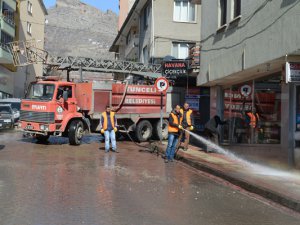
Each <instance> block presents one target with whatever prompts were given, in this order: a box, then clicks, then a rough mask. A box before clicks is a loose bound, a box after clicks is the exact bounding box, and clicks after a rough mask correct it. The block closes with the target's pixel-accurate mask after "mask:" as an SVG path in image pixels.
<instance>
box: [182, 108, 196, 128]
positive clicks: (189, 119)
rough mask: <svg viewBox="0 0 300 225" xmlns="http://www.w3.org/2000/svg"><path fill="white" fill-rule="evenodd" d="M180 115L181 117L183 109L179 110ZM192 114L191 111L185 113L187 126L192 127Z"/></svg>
mask: <svg viewBox="0 0 300 225" xmlns="http://www.w3.org/2000/svg"><path fill="white" fill-rule="evenodd" d="M180 113H181V115H182V116H183V113H184V111H183V109H180ZM192 113H193V110H191V109H189V110H188V111H187V112H186V122H187V124H188V125H189V126H192V119H191V115H192Z"/></svg>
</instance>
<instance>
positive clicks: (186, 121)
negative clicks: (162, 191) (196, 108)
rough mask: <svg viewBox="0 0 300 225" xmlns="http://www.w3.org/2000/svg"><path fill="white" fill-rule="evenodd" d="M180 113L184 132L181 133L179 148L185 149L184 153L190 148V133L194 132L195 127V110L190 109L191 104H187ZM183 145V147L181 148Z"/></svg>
mask: <svg viewBox="0 0 300 225" xmlns="http://www.w3.org/2000/svg"><path fill="white" fill-rule="evenodd" d="M180 113H181V115H182V127H183V129H184V130H183V131H182V132H181V135H180V138H179V140H180V144H179V146H178V147H179V148H180V147H183V150H184V151H187V150H188V146H189V142H190V133H189V131H192V130H194V126H193V124H194V123H193V116H192V113H193V110H192V109H190V106H189V104H188V103H187V102H186V103H184V105H183V108H182V109H180ZM181 145H182V146H181Z"/></svg>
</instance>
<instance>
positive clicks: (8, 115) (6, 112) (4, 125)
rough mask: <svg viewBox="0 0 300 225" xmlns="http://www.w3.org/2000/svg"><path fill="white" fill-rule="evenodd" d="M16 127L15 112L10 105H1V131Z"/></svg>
mask: <svg viewBox="0 0 300 225" xmlns="http://www.w3.org/2000/svg"><path fill="white" fill-rule="evenodd" d="M13 127H14V116H13V110H12V108H11V106H10V105H8V104H6V105H5V104H0V130H2V129H11V128H13Z"/></svg>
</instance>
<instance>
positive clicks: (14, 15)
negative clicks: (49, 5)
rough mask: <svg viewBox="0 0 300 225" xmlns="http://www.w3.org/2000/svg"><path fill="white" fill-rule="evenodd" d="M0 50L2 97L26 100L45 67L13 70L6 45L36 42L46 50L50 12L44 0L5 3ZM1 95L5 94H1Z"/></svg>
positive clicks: (37, 66)
mask: <svg viewBox="0 0 300 225" xmlns="http://www.w3.org/2000/svg"><path fill="white" fill-rule="evenodd" d="M0 2H1V11H2V18H1V49H0V98H7V97H12V96H14V97H18V98H22V97H24V94H25V90H26V89H27V87H28V85H29V83H30V82H31V81H34V80H35V78H36V76H41V75H42V73H43V65H41V64H38V65H30V66H27V67H18V68H16V67H14V66H13V60H12V57H11V55H10V53H9V51H8V48H7V45H6V44H7V43H8V42H11V41H16V40H35V41H36V46H37V47H38V48H40V49H43V48H44V36H45V34H44V26H45V15H46V14H47V10H46V8H45V5H44V3H43V1H42V0H17V1H16V0H2V1H0ZM1 93H2V94H1Z"/></svg>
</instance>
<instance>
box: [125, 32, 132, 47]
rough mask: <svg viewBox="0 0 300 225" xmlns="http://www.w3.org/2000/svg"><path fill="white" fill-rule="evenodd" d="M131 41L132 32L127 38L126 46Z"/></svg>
mask: <svg viewBox="0 0 300 225" xmlns="http://www.w3.org/2000/svg"><path fill="white" fill-rule="evenodd" d="M130 41H131V31H129V32H128V34H127V36H126V45H128V44H129V42H130Z"/></svg>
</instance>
